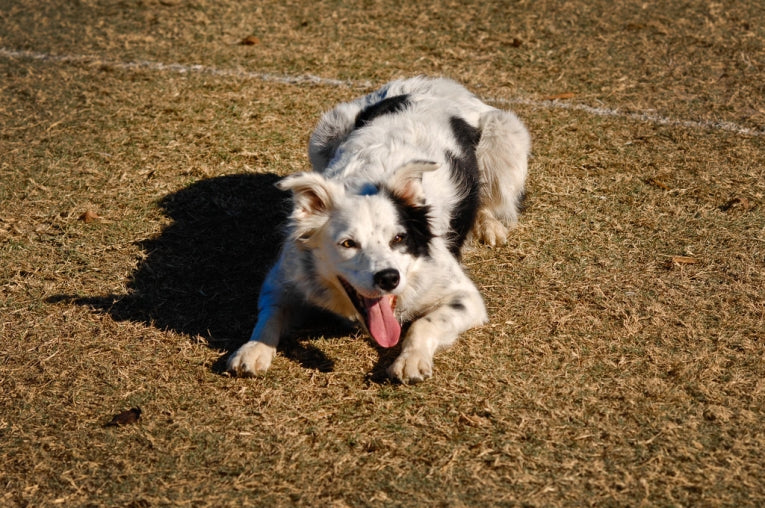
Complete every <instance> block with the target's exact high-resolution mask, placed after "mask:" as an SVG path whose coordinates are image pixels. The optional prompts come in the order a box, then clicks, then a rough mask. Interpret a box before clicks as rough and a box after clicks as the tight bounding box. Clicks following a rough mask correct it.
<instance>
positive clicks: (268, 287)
mask: <svg viewBox="0 0 765 508" xmlns="http://www.w3.org/2000/svg"><path fill="white" fill-rule="evenodd" d="M529 149H530V139H529V134H528V132H527V131H526V129H525V127H524V126H523V124H522V123H521V121H520V120H519V119H518V118H517V117H516V116H515V115H514V114H513V113H510V112H507V111H502V110H499V109H496V108H493V107H491V106H488V105H486V104H484V103H483V102H481V101H480V100H479V99H478V98H476V97H475V96H474V95H473V94H471V93H470V92H468V91H467V90H466V89H465V88H463V87H462V86H461V85H459V84H457V83H455V82H453V81H450V80H447V79H429V78H424V77H418V78H412V79H406V80H399V81H393V82H391V83H388V84H387V85H385V86H384V87H382V88H381V89H379V90H377V91H376V92H373V93H371V94H369V95H367V96H365V97H361V98H359V99H357V100H355V101H353V102H348V103H344V104H340V105H338V106H337V107H336V108H335V109H333V110H331V111H329V112H327V113H326V114H324V116H323V117H322V119H321V121H320V122H319V125H318V126H317V127H316V130H315V131H314V132H313V134H312V136H311V140H310V146H309V156H310V159H311V164H312V165H313V172H305V173H297V174H294V175H291V176H289V177H287V178H285V179H283V180H282V181H281V182H279V184H278V186H279V187H280V188H281V189H285V190H290V191H292V196H293V211H292V214H291V216H290V219H289V223H288V237H287V239H286V241H285V243H284V246H283V248H282V251H281V255H280V257H279V259H278V261H277V262H276V264H275V265H274V266H273V268H271V270H270V272H269V273H268V276H267V277H266V280H265V282H264V284H263V287H262V289H261V292H260V298H259V300H258V321H257V325H256V326H255V330H254V331H253V332H252V336H251V338H250V340H249V342H247V343H246V344H244V345H243V346H242V347H240V348H239V350H238V351H236V353H234V354H233V355H232V356H231V357H230V358H229V361H228V368H229V370H230V371H231V372H233V373H236V374H239V375H253V374H256V373H260V372H264V371H266V370H267V369H268V368H269V366H270V365H271V361H272V359H273V358H274V355H275V353H276V346H277V344H278V343H279V338H280V337H281V336H282V335H283V334H284V333H285V331H287V329H288V325H289V324H290V322H291V321H292V320H293V318H294V317H295V313H296V312H298V313H299V312H300V308H301V306H304V305H306V304H308V305H315V306H318V307H321V308H324V309H327V310H330V311H332V312H334V313H336V314H339V315H341V316H344V317H346V318H349V319H352V320H356V321H358V322H359V323H360V324H362V325H363V326H364V328H365V329H366V331H368V332H369V334H370V335H371V336H372V338H373V339H374V340H375V341H376V342H377V344H379V345H380V346H382V347H385V348H388V347H392V346H394V345H396V344H397V343H398V342H399V339H400V338H401V335H402V326H403V327H404V328H405V329H406V333H405V334H404V338H403V342H402V346H401V354H400V355H399V356H398V358H397V359H396V360H395V361H394V362H393V364H392V365H391V366H390V367H389V368H388V374H389V375H390V376H391V377H392V378H394V379H396V380H399V381H402V382H417V381H421V380H423V379H425V378H427V377H430V376H431V375H432V371H433V355H434V353H435V352H436V350H437V349H439V348H442V347H445V346H448V345H450V344H452V343H453V342H454V341H455V340H456V339H457V336H458V335H459V334H460V333H461V332H463V331H465V330H467V329H469V328H471V327H474V326H478V325H480V324H482V323H485V322H486V320H487V315H486V309H485V307H484V303H483V300H482V298H481V295H480V294H479V292H478V290H477V289H476V287H475V285H474V284H473V283H472V282H471V281H470V279H468V277H467V276H466V275H465V273H464V272H463V270H462V267H461V266H460V250H461V248H462V246H463V244H464V243H465V241H466V239H467V238H468V236H469V235H471V234H472V235H473V236H474V237H476V238H477V239H478V240H480V241H483V242H485V243H488V244H491V245H494V244H497V243H502V242H505V241H506V235H507V227H508V226H510V225H512V224H513V223H514V222H515V221H516V220H517V218H518V213H519V206H520V204H521V203H520V202H521V200H522V198H523V192H524V191H523V189H524V182H525V179H526V172H527V158H528V154H529ZM405 325H408V328H407V326H405Z"/></svg>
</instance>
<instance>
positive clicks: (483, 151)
mask: <svg viewBox="0 0 765 508" xmlns="http://www.w3.org/2000/svg"><path fill="white" fill-rule="evenodd" d="M479 129H480V131H481V139H480V141H479V142H478V146H477V147H476V158H477V159H478V171H479V175H480V182H481V205H480V208H479V210H478V215H477V217H476V224H475V226H474V229H473V234H474V236H475V237H476V238H477V239H478V240H480V241H482V242H484V243H487V244H489V245H496V244H498V243H505V242H506V241H507V228H508V227H510V226H512V225H514V224H515V223H516V222H517V221H518V215H519V213H520V208H521V204H522V202H523V196H524V185H525V182H526V173H527V171H528V169H527V168H528V156H529V150H530V149H531V139H530V137H529V133H528V131H527V130H526V127H524V125H523V123H522V122H521V121H520V120H519V119H518V117H517V116H515V114H513V113H511V112H509V111H502V110H498V109H494V110H491V111H488V112H485V113H483V114H482V115H481V117H480V120H479Z"/></svg>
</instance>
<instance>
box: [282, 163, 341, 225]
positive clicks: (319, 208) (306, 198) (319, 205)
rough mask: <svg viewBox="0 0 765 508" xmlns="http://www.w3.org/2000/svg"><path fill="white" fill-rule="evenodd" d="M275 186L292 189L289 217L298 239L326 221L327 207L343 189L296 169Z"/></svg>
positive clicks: (331, 205)
mask: <svg viewBox="0 0 765 508" xmlns="http://www.w3.org/2000/svg"><path fill="white" fill-rule="evenodd" d="M276 186H277V187H278V188H280V189H281V190H285V191H287V190H288V191H292V202H293V209H292V216H291V218H292V222H293V224H294V226H295V231H294V234H295V236H296V237H297V238H299V239H307V238H308V237H309V236H311V235H312V234H313V232H314V231H316V230H317V229H318V228H320V227H321V226H322V225H323V224H324V223H325V222H326V221H327V218H328V212H329V210H330V209H331V208H332V207H333V206H334V205H335V203H336V201H337V199H339V197H340V196H341V195H342V193H343V192H344V191H343V186H342V185H338V184H337V183H335V182H332V181H330V180H327V179H326V178H324V177H323V176H321V175H320V174H319V173H313V172H305V173H295V174H294V175H290V176H288V177H286V178H284V179H283V180H280V181H279V182H277V184H276Z"/></svg>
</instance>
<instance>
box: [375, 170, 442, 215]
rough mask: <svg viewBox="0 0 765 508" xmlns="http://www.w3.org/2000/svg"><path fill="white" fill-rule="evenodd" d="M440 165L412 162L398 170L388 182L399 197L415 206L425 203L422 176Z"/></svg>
mask: <svg viewBox="0 0 765 508" xmlns="http://www.w3.org/2000/svg"><path fill="white" fill-rule="evenodd" d="M439 167H440V165H439V164H438V163H436V162H432V161H420V160H417V161H411V162H407V163H406V164H404V165H403V166H401V167H400V168H398V169H397V170H396V171H395V173H393V176H392V177H391V179H390V180H389V181H388V186H389V187H390V189H391V190H392V191H393V192H394V193H395V194H396V195H397V196H399V197H401V198H402V199H404V200H405V201H407V202H408V203H411V204H413V205H421V204H423V203H425V191H424V190H423V189H422V175H423V173H427V172H429V171H435V170H436V169H438V168H439Z"/></svg>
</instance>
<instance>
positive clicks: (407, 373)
mask: <svg viewBox="0 0 765 508" xmlns="http://www.w3.org/2000/svg"><path fill="white" fill-rule="evenodd" d="M432 375H433V357H432V356H430V355H428V354H426V353H423V352H421V351H403V352H402V353H401V354H400V355H399V356H398V358H396V360H395V361H394V362H393V364H392V365H391V366H390V367H388V376H390V377H391V378H392V379H395V380H397V381H401V382H402V383H412V384H413V383H419V382H420V381H425V380H426V379H428V378H429V377H430V376H432Z"/></svg>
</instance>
